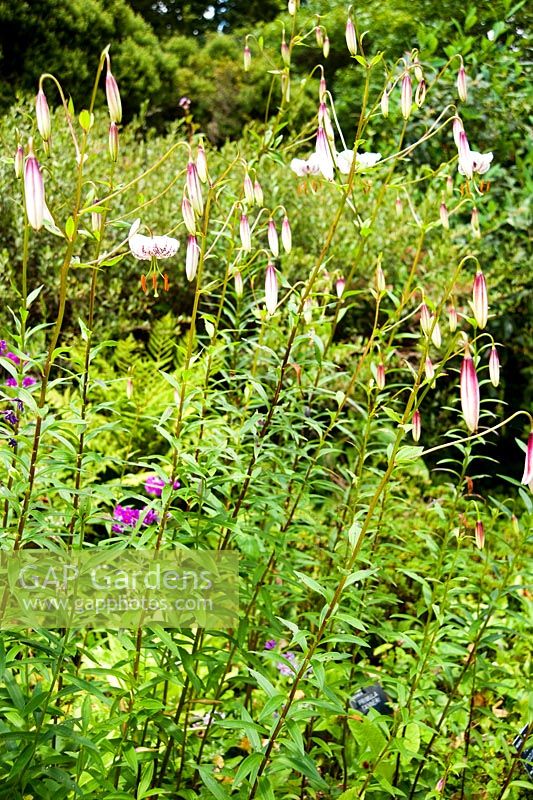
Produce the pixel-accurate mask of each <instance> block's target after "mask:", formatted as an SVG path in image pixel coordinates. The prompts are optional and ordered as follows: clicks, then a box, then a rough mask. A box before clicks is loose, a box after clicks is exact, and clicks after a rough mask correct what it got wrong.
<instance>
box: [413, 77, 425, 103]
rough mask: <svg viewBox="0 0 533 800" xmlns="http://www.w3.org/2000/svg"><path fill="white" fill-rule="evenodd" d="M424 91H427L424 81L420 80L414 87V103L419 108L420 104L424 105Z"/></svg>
mask: <svg viewBox="0 0 533 800" xmlns="http://www.w3.org/2000/svg"><path fill="white" fill-rule="evenodd" d="M426 93H427V86H426V82H425V81H424V80H422V81H420V83H419V84H418V86H417V87H416V92H415V103H416V105H417V107H418V108H421V106H423V105H424V100H425V99H426Z"/></svg>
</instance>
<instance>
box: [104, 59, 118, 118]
mask: <svg viewBox="0 0 533 800" xmlns="http://www.w3.org/2000/svg"><path fill="white" fill-rule="evenodd" d="M105 93H106V98H107V107H108V109H109V117H110V119H111V122H122V103H121V101H120V92H119V90H118V84H117V82H116V80H115V78H114V76H113V75H112V74H111V70H110V69H109V62H108V64H107V74H106V76H105Z"/></svg>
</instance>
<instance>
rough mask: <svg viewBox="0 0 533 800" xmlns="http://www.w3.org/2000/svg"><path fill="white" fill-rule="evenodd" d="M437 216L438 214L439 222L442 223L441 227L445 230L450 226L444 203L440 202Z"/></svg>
mask: <svg viewBox="0 0 533 800" xmlns="http://www.w3.org/2000/svg"><path fill="white" fill-rule="evenodd" d="M439 216H440V224H441V225H442V227H443V228H446V230H448V228H449V227H450V220H449V218H448V208H447V206H446V203H441V204H440V209H439Z"/></svg>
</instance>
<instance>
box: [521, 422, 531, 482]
mask: <svg viewBox="0 0 533 800" xmlns="http://www.w3.org/2000/svg"><path fill="white" fill-rule="evenodd" d="M532 481H533V431H531V433H530V434H529V438H528V440H527V448H526V460H525V464H524V474H523V475H522V483H523V484H524V485H525V486H529V487H530V488H531V482H532Z"/></svg>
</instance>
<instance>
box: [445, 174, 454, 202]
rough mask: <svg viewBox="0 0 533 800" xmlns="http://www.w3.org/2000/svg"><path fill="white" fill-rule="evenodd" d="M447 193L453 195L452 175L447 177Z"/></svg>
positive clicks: (449, 195)
mask: <svg viewBox="0 0 533 800" xmlns="http://www.w3.org/2000/svg"><path fill="white" fill-rule="evenodd" d="M446 194H447V195H448V197H453V178H452V176H451V175H448V177H447V178H446Z"/></svg>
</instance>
